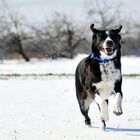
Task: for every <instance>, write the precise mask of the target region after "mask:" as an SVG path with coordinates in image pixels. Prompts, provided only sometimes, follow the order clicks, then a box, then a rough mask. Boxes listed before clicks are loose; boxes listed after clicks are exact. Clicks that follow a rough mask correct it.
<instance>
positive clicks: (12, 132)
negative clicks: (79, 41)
mask: <svg viewBox="0 0 140 140" xmlns="http://www.w3.org/2000/svg"><path fill="white" fill-rule="evenodd" d="M83 57H85V55H79V56H77V57H75V58H74V59H73V60H69V59H59V60H53V61H52V60H41V61H37V60H35V59H32V61H31V62H29V63H26V62H24V61H23V60H21V61H16V60H13V61H10V60H9V61H8V60H6V61H1V64H0V74H4V73H7V74H13V73H19V74H30V73H31V74H32V73H33V74H41V73H45V74H46V73H54V74H56V73H57V74H62V73H65V74H74V71H75V68H76V65H77V64H78V62H79V61H80V60H81V59H82V58H83ZM122 71H123V73H124V74H130V73H138V74H140V58H137V57H129V58H128V57H123V58H122ZM139 83H140V78H138V77H137V78H123V86H122V88H123V93H124V97H123V115H121V116H115V115H114V114H113V113H112V112H113V97H110V100H109V118H110V119H109V121H108V122H107V129H106V131H105V132H104V131H101V130H100V128H99V127H100V120H99V110H98V107H97V105H96V104H95V103H93V104H92V105H91V108H90V112H89V115H90V118H91V121H92V127H86V126H85V124H84V118H83V116H82V114H81V113H80V110H79V106H78V102H77V99H76V95H75V85H74V76H68V77H67V76H66V77H65V76H63V77H59V76H51V77H46V78H45V79H44V78H42V79H41V78H37V79H36V80H34V79H33V78H25V79H24V78H21V79H20V78H19V79H18V78H9V79H8V80H0V140H16V139H17V140H93V139H95V140H110V139H113V140H121V139H126V140H133V139H135V140H139V139H140V123H139V122H140V109H139V108H140V96H139V91H140V86H139Z"/></svg>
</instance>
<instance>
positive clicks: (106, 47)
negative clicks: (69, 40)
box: [75, 24, 123, 129]
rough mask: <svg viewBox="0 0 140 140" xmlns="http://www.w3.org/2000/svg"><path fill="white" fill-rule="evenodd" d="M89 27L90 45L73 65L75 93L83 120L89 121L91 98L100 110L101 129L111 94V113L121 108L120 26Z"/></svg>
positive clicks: (86, 122)
mask: <svg viewBox="0 0 140 140" xmlns="http://www.w3.org/2000/svg"><path fill="white" fill-rule="evenodd" d="M90 29H91V30H92V33H93V36H92V47H91V53H90V55H89V56H88V57H86V58H84V59H83V60H81V62H80V63H79V64H78V66H77V68H76V73H75V86H76V95H77V99H78V103H79V107H80V110H81V113H82V114H83V116H84V117H85V124H86V125H91V120H90V118H89V116H88V111H89V107H90V104H91V103H92V102H93V101H95V102H96V103H97V105H98V107H99V110H100V119H101V124H102V125H101V128H102V129H105V127H106V123H105V122H106V121H107V120H108V119H109V117H108V98H109V97H110V96H111V95H114V98H115V100H114V110H113V113H114V114H116V115H121V114H122V113H123V112H122V89H121V85H122V74H121V43H120V40H121V36H120V34H119V33H120V31H121V29H122V26H121V25H120V26H119V28H115V29H96V28H94V24H92V25H91V26H90Z"/></svg>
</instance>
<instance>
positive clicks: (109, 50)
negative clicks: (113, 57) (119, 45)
mask: <svg viewBox="0 0 140 140" xmlns="http://www.w3.org/2000/svg"><path fill="white" fill-rule="evenodd" d="M105 50H106V51H107V52H108V53H109V54H111V53H113V49H112V48H105Z"/></svg>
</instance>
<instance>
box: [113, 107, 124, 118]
mask: <svg viewBox="0 0 140 140" xmlns="http://www.w3.org/2000/svg"><path fill="white" fill-rule="evenodd" d="M113 113H114V114H115V115H117V116H119V115H122V114H123V111H122V109H121V108H118V107H117V108H115V109H114V110H113Z"/></svg>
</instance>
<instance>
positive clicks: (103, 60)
mask: <svg viewBox="0 0 140 140" xmlns="http://www.w3.org/2000/svg"><path fill="white" fill-rule="evenodd" d="M90 58H93V59H95V60H98V61H100V62H101V63H109V62H110V61H112V60H113V59H114V58H110V59H101V58H99V57H97V56H95V55H94V53H93V52H91V53H90Z"/></svg>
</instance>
